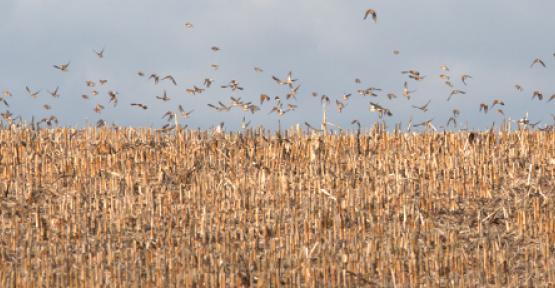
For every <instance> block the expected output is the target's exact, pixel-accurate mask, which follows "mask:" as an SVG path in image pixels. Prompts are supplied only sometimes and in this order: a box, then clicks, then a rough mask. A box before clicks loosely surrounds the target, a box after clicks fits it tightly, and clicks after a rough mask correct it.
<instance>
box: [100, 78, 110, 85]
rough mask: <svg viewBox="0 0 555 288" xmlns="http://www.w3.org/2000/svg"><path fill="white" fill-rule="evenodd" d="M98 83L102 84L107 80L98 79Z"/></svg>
mask: <svg viewBox="0 0 555 288" xmlns="http://www.w3.org/2000/svg"><path fill="white" fill-rule="evenodd" d="M98 83H100V85H104V84H106V83H108V80H102V79H101V80H98Z"/></svg>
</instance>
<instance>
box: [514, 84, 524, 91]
mask: <svg viewBox="0 0 555 288" xmlns="http://www.w3.org/2000/svg"><path fill="white" fill-rule="evenodd" d="M515 89H516V91H518V92H522V91H523V90H524V88H522V86H520V85H518V84H515Z"/></svg>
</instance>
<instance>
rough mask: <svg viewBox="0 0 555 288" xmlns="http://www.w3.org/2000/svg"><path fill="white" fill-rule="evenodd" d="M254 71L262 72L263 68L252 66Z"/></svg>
mask: <svg viewBox="0 0 555 288" xmlns="http://www.w3.org/2000/svg"><path fill="white" fill-rule="evenodd" d="M254 72H256V73H262V72H264V70H262V68H260V67H254Z"/></svg>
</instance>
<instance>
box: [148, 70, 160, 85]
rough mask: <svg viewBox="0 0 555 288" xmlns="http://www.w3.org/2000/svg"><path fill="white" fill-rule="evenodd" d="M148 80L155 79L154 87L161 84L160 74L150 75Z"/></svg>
mask: <svg viewBox="0 0 555 288" xmlns="http://www.w3.org/2000/svg"><path fill="white" fill-rule="evenodd" d="M148 79H154V85H156V84H158V82H160V76H158V74H155V73H152V74H150V76H148Z"/></svg>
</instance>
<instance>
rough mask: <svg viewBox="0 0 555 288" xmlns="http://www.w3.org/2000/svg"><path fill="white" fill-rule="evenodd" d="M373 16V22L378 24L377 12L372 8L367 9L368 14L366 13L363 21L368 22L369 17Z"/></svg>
mask: <svg viewBox="0 0 555 288" xmlns="http://www.w3.org/2000/svg"><path fill="white" fill-rule="evenodd" d="M370 15H372V20H373V21H374V23H377V22H378V14H377V13H376V10H374V9H372V8H370V9H367V10H366V12H364V18H362V20H366V19H367V18H368V16H370Z"/></svg>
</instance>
